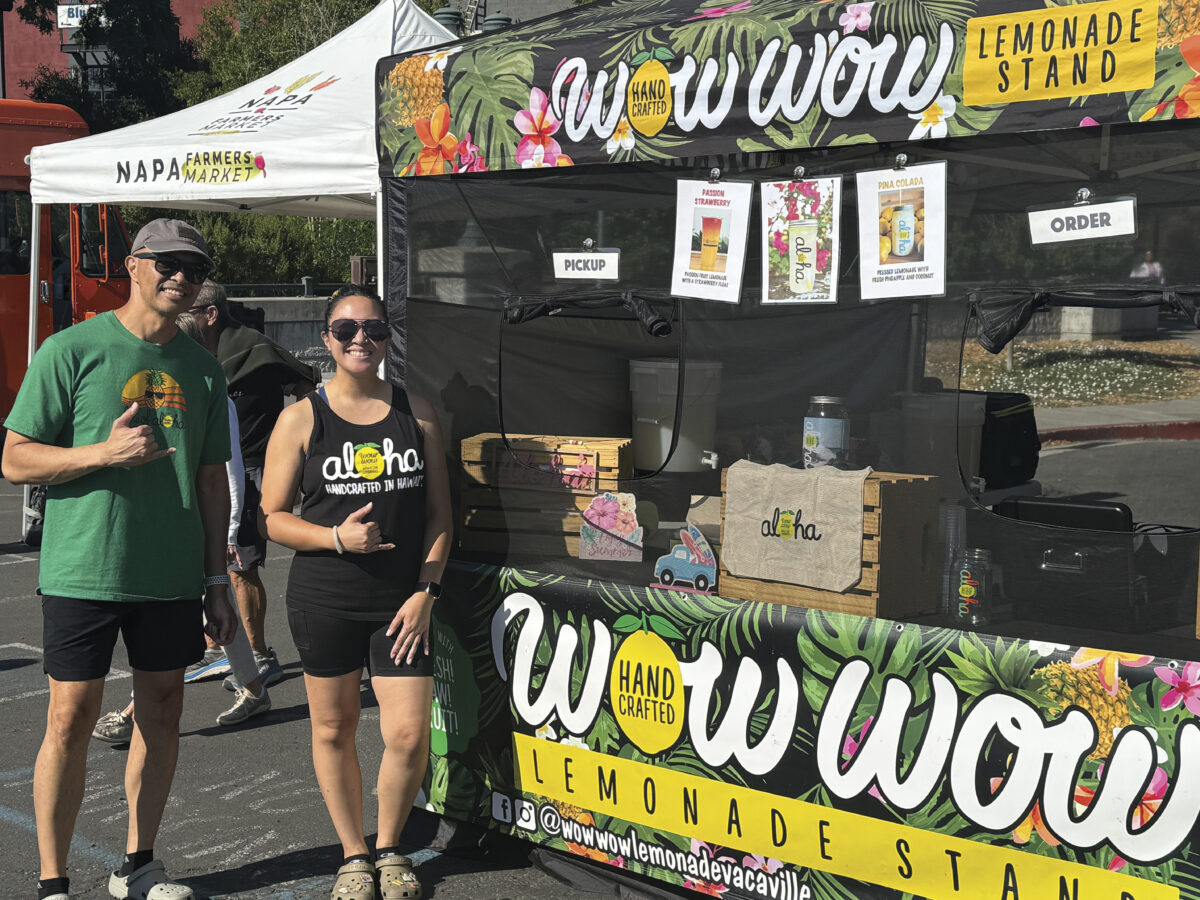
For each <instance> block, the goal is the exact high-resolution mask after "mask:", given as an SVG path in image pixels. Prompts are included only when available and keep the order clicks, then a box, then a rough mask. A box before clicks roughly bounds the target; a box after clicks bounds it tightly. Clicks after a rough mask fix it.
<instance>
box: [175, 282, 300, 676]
mask: <svg viewBox="0 0 1200 900" xmlns="http://www.w3.org/2000/svg"><path fill="white" fill-rule="evenodd" d="M193 312H194V313H195V316H196V321H197V323H198V324H199V326H200V330H201V332H202V333H203V334H204V335H205V341H204V342H205V343H207V342H209V341H215V342H216V347H217V359H218V360H220V362H221V367H222V368H223V369H224V370H225V376H226V378H227V379H228V380H229V396H230V397H231V398H233V402H234V405H235V406H236V407H237V414H238V425H239V428H240V430H241V448H242V459H243V462H244V463H245V466H246V498H245V503H244V505H243V508H242V521H241V525H240V528H239V530H238V540H237V559H236V560H235V561H234V563H233V564H232V565H231V566H230V569H229V574H230V575H231V576H232V578H233V587H234V592H235V593H236V594H237V602H238V608H239V610H240V612H241V616H242V623H243V625H244V626H245V628H246V635H247V637H249V639H250V646H251V647H252V648H253V650H254V657H255V659H256V660H257V661H258V671H259V674H260V676H261V678H262V682H263V684H264V685H265V686H269V685H271V684H274V683H275V682H276V681H278V680H279V679H280V678H281V677H282V676H283V672H282V670H281V669H280V666H279V661H278V659H277V658H276V656H275V653H274V651H273V650H272V649H271V648H270V647H268V646H267V639H266V631H265V628H266V616H267V591H266V588H265V587H263V583H262V575H261V573H260V572H259V568H260V567H261V566H264V565H266V555H267V541H266V538H265V537H264V536H263V535H262V534H261V532H260V531H259V528H258V504H259V497H260V493H259V492H260V490H261V488H262V465H263V459H264V457H265V455H266V450H267V439H268V438H269V437H270V435H271V429H272V428H273V427H274V425H275V420H276V419H278V418H279V413H280V412H281V411H282V410H283V406H284V400H285V398H286V397H287V396H289V395H292V396H297V397H299V396H303V395H304V394H307V393H308V392H310V391H311V390H313V388H314V387H316V382H317V381H318V380H319V378H318V375H317V373H316V371H315V370H314V369H313V367H312V366H307V365H305V364H304V363H302V362H300V361H299V360H298V359H296V357H294V356H292V354H291V353H289V352H288V351H287V350H285V349H284V348H283V347H280V346H279V345H278V344H276V343H275V342H274V341H272V340H271V339H270V338H269V337H267V336H266V335H265V334H263V333H262V332H260V331H258V330H256V329H254V328H249V327H247V326H245V325H241V324H239V323H238V322H236V321H235V320H234V318H233V316H232V315H231V314H230V311H229V301H228V299H227V298H226V296H225V288H223V287H222V286H221V285H219V284H217V283H216V282H214V281H211V280H210V281H206V282H205V283H204V285H203V287H202V288H201V289H200V296H199V297H197V298H196V303H195V307H194V309H193ZM229 672H230V663H229V659H228V657H227V656H226V655H225V654H224V653H223V652H222V651H221V650H220V649H219V648H217V647H213V646H211V645H210V646H209V649H208V651H207V652H206V653H205V655H204V659H203V660H201V661H200V662H199V663H198V664H197V665H195V666H194V667H192V668H191V669H189V670H188V673H187V675H186V676H185V680H187V681H188V682H192V681H201V680H203V679H207V678H212V677H214V676H219V675H228V677H227V678H226V679H225V687H226V688H228V689H229V690H236V689H237V688H239V687H241V685H240V684H239V683H238V680H237V676H236V674H232V675H229Z"/></svg>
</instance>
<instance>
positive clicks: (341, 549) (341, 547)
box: [332, 525, 346, 556]
mask: <svg viewBox="0 0 1200 900" xmlns="http://www.w3.org/2000/svg"><path fill="white" fill-rule="evenodd" d="M332 528H333V549H334V550H336V551H337V552H338V555H339V556H340V555H341V554H343V553H345V552H346V545H345V544H343V543H342V539H341V538H340V537H338V533H337V526H336V525H334V526H332Z"/></svg>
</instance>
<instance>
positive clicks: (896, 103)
mask: <svg viewBox="0 0 1200 900" xmlns="http://www.w3.org/2000/svg"><path fill="white" fill-rule="evenodd" d="M862 5H866V4H862ZM806 37H807V38H808V40H807V42H806V43H805V44H800V43H794V42H788V43H786V44H785V42H784V41H783V39H782V38H773V39H772V40H770V41H768V42H767V43H766V44H765V45H764V46H763V48H762V50H761V52H760V53H759V55H758V58H757V59H751V60H750V61H748V62H747V63H746V64H745V65H746V68H745V70H743V63H742V62H741V61H740V60H739V59H738V57H737V55H736V54H734V53H728V54H727V55H726V56H725V59H724V60H723V61H721V60H718V59H716V58H713V57H708V58H703V59H700V60H698V59H697V58H696V57H695V56H693V55H692V54H690V53H689V54H687V55H685V56H684V57H683V58H682V60H681V61H680V62H679V64H678V65H677V66H676V67H675V68H674V69H668V68H667V66H666V65H665V61H670V62H674V60H675V56H674V54H673V53H672V51H671V50H669V49H668V48H665V47H659V48H656V49H655V50H653V51H647V52H644V53H642V54H639V55H638V56H635V57H634V58H633V60H631V62H630V63H626V62H625V61H623V60H622V61H621V62H618V63H617V65H616V67H615V70H612V69H601V70H600V71H598V72H592V71H590V70H589V68H588V60H587V59H586V58H585V57H582V56H576V57H572V58H570V59H567V60H564V61H563V62H561V63H560V64H559V66H558V68H557V69H556V70H555V73H554V76H553V78H552V79H551V83H550V98H549V99H550V109H551V111H552V112H553V114H554V116H555V117H556V118H557V119H558V121H560V122H561V123H562V127H563V128H564V129H565V131H566V135H567V137H568V138H569V139H570V140H571V141H575V142H579V141H583V140H584V139H585V138H586V137H587V136H588V134H589V133H590V134H595V135H596V136H597V137H599V138H602V139H604V140H609V139H610V138H613V139H614V140H615V139H616V137H615V133H616V132H618V129H619V127H620V126H621V122H622V119H625V120H627V121H628V123H629V125H631V126H632V127H633V128H634V129H636V130H637V131H638V132H640V133H641V134H643V135H646V136H653V135H656V134H658V133H659V131H661V130H662V128H663V127H664V126H665V125H666V123H667V120H668V118H670V117H671V116H672V115H673V116H674V119H675V124H676V126H677V127H678V130H679V131H680V132H681V133H683V134H690V133H691V132H693V131H696V130H697V129H699V128H703V129H707V130H716V129H718V128H721V127H722V125H723V123H724V122H725V119H726V118H727V117H728V116H729V115H730V113H731V112H732V111H733V110H734V109H738V108H743V107H744V108H746V109H747V111H748V113H749V117H750V120H751V121H752V122H753V123H754V124H755V125H757V126H759V127H760V128H761V127H764V126H766V125H769V124H772V123H778V120H780V119H782V120H784V121H787V122H793V123H799V122H801V121H803V120H804V119H805V118H806V117H807V116H808V115H809V114H810V113H811V112H812V110H813V108H814V106H815V107H816V108H818V109H819V110H820V111H821V112H823V113H825V114H826V115H828V116H830V117H832V118H835V119H842V118H846V117H847V116H850V115H851V114H853V113H854V112H855V111H856V110H857V109H858V108H859V106H860V105H862V104H866V105H867V106H869V107H870V109H871V110H873V111H874V112H876V113H880V114H887V113H892V112H893V111H895V109H896V108H897V107H901V108H902V109H904V110H905V111H907V112H908V113H921V112H923V111H925V110H926V109H928V108H929V107H930V106H931V104H933V103H934V102H935V101H936V100H937V98H938V97H939V96H940V95H941V93H942V87H943V84H944V83H945V80H946V75H947V73H948V72H949V71H950V66H951V63H952V62H953V58H954V47H955V38H954V29H953V27H952V26H951V25H950V24H949V23H946V22H943V23H942V24H941V26H940V27H939V28H938V33H937V39H936V41H935V42H934V46H933V48H932V49H931V47H930V41H929V40H927V39H926V38H925V37H923V36H921V35H916V36H914V37H913V38H912V39H911V40H910V41H909V43H908V46H907V47H901V46H900V42H899V41H898V40H897V39H896V37H895V35H891V34H885V35H884V36H883V37H882V38H881V39H879V40H878V41H877V42H872V41H871V40H869V39H868V38H866V37H860V36H859V35H858V34H849V35H842V34H839V33H838V32H837V31H830V32H828V33H821V32H816V33H813V34H811V35H808V36H806ZM930 59H932V61H930ZM631 65H632V66H634V67H635V70H631V68H630V66H631ZM739 90H742V91H745V97H744V98H743V99H742V100H741V101H740V102H738V98H737V96H736V95H737V93H738V91H739ZM631 146H632V145H631Z"/></svg>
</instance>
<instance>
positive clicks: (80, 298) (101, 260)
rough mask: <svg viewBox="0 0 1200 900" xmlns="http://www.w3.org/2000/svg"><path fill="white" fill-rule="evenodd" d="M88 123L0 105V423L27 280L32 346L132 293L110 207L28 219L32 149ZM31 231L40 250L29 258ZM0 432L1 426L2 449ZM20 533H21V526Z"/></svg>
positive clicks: (55, 111)
mask: <svg viewBox="0 0 1200 900" xmlns="http://www.w3.org/2000/svg"><path fill="white" fill-rule="evenodd" d="M87 133H88V132H87V125H85V124H84V121H83V119H81V118H80V117H79V116H78V114H76V113H75V112H73V111H72V110H70V109H67V108H66V107H65V106H57V105H54V104H49V103H32V102H30V101H27V100H0V365H3V369H4V380H3V383H0V422H2V421H3V419H4V418H6V417H7V416H8V412H9V410H10V409H11V408H12V404H13V400H14V398H15V397H16V394H17V388H19V387H20V386H21V379H22V378H23V377H24V375H25V369H26V366H27V364H28V360H29V331H30V329H29V287H30V284H29V280H30V277H31V272H32V273H34V274H33V276H32V277H35V278H36V279H37V299H38V302H37V329H36V342H37V343H38V344H40V343H41V342H42V341H43V340H45V339H46V337H48V336H49V335H50V334H52V333H53V332H55V331H59V330H61V329H63V328H66V327H67V326H69V325H72V324H74V323H75V322H80V321H82V320H83V319H86V318H88V317H90V316H94V315H95V314H96V313H98V312H103V311H105V310H108V309H115V308H116V307H117V306H120V305H121V303H123V302H124V301H125V299H126V298H127V297H128V295H129V276H128V274H127V273H126V271H125V257H126V256H127V255H128V253H129V237H128V234H127V233H126V231H125V227H124V225H123V223H122V222H121V219H120V216H119V215H118V214H117V211H116V209H115V208H112V207H108V206H97V205H88V206H83V205H74V204H73V205H71V206H51V207H48V208H45V207H43V209H42V215H41V216H40V217H39V218H40V219H41V221H40V222H38V223H37V224H36V226H35V224H34V222H33V221H32V203H31V201H30V195H29V165H28V163H27V162H26V158H27V156H28V154H29V151H30V150H31V149H32V148H33V147H36V146H39V145H41V144H52V143H55V142H57V141H67V140H71V139H72V138H77V137H83V136H85V135H86V134H87ZM34 227H38V228H40V229H41V237H40V241H39V245H40V248H41V249H40V252H39V254H38V257H39V258H38V259H37V260H31V259H30V253H31V249H32V245H33V241H32V236H33V229H34ZM2 437H3V430H2V429H0V447H3V443H2ZM22 530H23V531H25V530H26V529H24V528H23V529H22Z"/></svg>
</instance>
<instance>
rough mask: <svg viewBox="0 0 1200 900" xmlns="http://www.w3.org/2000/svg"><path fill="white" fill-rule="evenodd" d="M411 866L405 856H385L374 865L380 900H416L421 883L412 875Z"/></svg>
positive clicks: (419, 892)
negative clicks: (377, 877)
mask: <svg viewBox="0 0 1200 900" xmlns="http://www.w3.org/2000/svg"><path fill="white" fill-rule="evenodd" d="M412 865H413V863H412V860H411V859H409V858H408V857H407V856H385V857H384V858H383V859H381V860H379V861H378V862H376V863H375V871H377V872H378V873H379V895H380V900H418V898H419V897H420V896H421V882H419V881H417V876H416V875H414V874H413V869H412Z"/></svg>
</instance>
